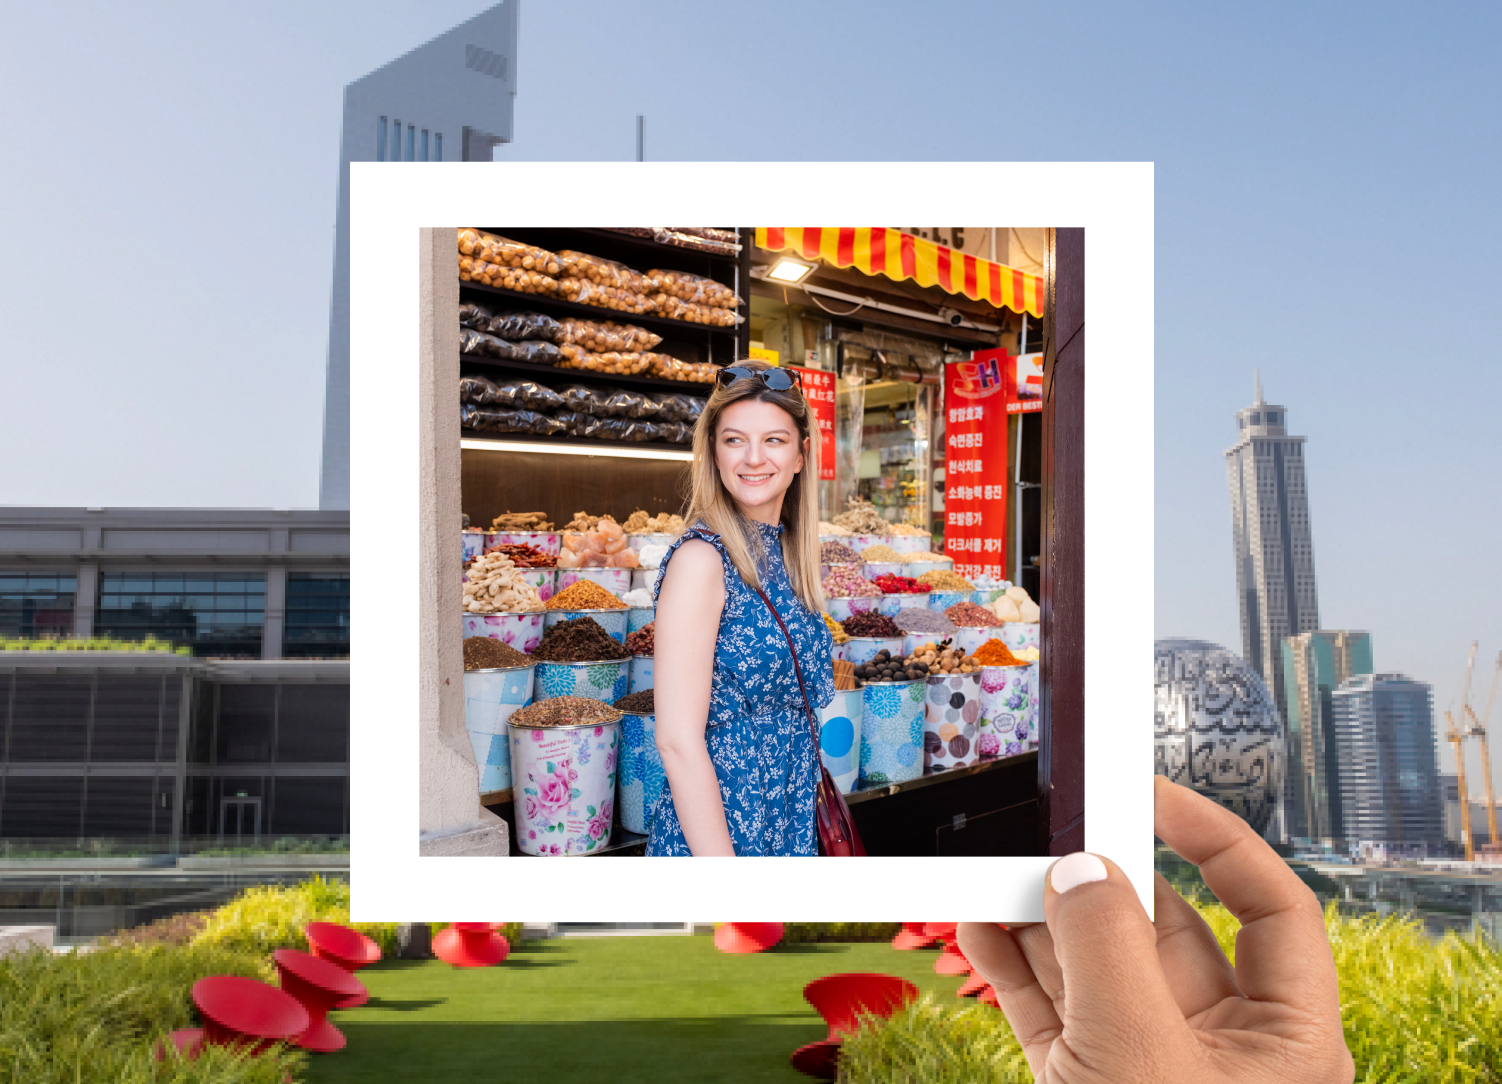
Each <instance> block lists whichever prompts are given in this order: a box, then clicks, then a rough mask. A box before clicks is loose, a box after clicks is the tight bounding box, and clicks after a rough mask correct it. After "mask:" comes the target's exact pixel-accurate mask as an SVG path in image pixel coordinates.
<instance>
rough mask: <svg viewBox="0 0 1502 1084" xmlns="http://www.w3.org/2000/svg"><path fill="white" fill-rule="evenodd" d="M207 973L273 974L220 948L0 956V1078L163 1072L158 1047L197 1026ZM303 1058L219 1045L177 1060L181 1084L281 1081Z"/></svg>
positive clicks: (131, 1077) (106, 1080)
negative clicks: (197, 1002)
mask: <svg viewBox="0 0 1502 1084" xmlns="http://www.w3.org/2000/svg"><path fill="white" fill-rule="evenodd" d="M208 975H243V976H246V977H249V978H257V979H261V980H262V981H267V980H271V979H272V977H273V976H272V974H271V968H270V964H269V961H266V960H264V959H258V958H256V957H253V956H246V955H244V954H242V953H238V952H232V951H226V950H224V949H217V948H164V947H160V946H156V947H151V948H101V949H98V950H95V951H93V952H87V953H74V954H67V955H54V954H52V953H50V952H47V951H45V950H41V949H35V950H32V951H29V952H16V953H9V954H7V955H5V956H0V1051H4V1054H5V1056H4V1058H3V1059H0V1067H3V1069H4V1070H5V1072H4V1073H3V1074H0V1079H3V1080H7V1081H23V1080H24V1081H26V1082H27V1084H64V1082H66V1084H135V1082H137V1081H140V1082H146V1081H153V1082H155V1081H161V1080H164V1079H166V1076H165V1074H164V1072H163V1071H162V1067H160V1066H158V1065H157V1063H156V1062H155V1061H154V1059H153V1056H152V1053H153V1049H154V1047H155V1046H156V1042H157V1040H158V1039H159V1038H161V1037H162V1036H164V1035H166V1034H167V1033H168V1032H170V1031H172V1030H174V1029H176V1028H182V1027H191V1026H194V1025H195V1024H196V1022H197V1021H196V1020H195V1018H194V1010H193V1006H192V1001H191V998H190V994H189V991H190V989H191V988H192V985H193V983H195V982H196V981H198V980H199V979H200V978H203V977H205V976H208ZM303 1064H304V1060H303V1055H302V1054H301V1053H297V1052H294V1051H292V1050H283V1051H281V1052H278V1053H276V1054H272V1055H268V1056H266V1057H262V1058H245V1057H242V1056H239V1055H237V1054H234V1053H233V1052H230V1051H227V1050H223V1049H220V1048H213V1049H209V1050H207V1051H205V1053H204V1054H203V1056H201V1057H200V1058H198V1060H196V1061H192V1062H189V1061H180V1062H175V1063H174V1064H173V1065H172V1076H171V1079H172V1080H173V1081H174V1082H175V1084H200V1082H201V1084H208V1082H210V1081H214V1082H220V1084H281V1081H282V1079H283V1077H284V1076H285V1075H287V1074H288V1073H290V1074H292V1076H293V1077H294V1078H297V1077H299V1076H300V1075H301V1071H302V1067H303Z"/></svg>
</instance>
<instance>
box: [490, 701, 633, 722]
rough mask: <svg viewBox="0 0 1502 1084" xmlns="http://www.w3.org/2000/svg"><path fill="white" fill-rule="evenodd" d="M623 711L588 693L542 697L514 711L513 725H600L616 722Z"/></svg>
mask: <svg viewBox="0 0 1502 1084" xmlns="http://www.w3.org/2000/svg"><path fill="white" fill-rule="evenodd" d="M620 717H621V713H620V712H619V711H617V710H616V709H615V708H613V707H611V706H610V705H609V704H607V703H605V701H603V700H592V699H590V698H589V697H587V696H555V697H552V698H551V699H548V700H539V701H538V702H537V703H535V704H532V705H530V706H529V707H525V708H521V709H519V710H517V711H513V712H512V713H511V718H510V720H509V721H510V722H511V723H512V725H516V724H520V725H522V726H589V725H590V724H594V725H596V726H598V725H599V724H601V723H613V722H615V721H616V720H617V719H619V718H620Z"/></svg>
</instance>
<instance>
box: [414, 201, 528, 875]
mask: <svg viewBox="0 0 1502 1084" xmlns="http://www.w3.org/2000/svg"><path fill="white" fill-rule="evenodd" d="M455 232H456V231H455V229H454V228H439V229H423V230H422V231H421V237H420V240H419V243H418V259H419V261H420V265H421V266H420V268H419V276H420V279H419V283H420V284H419V292H418V310H419V311H418V351H417V354H418V356H417V362H418V413H419V419H420V420H419V439H418V449H419V457H418V515H419V520H418V534H419V541H418V575H419V587H418V609H419V614H420V617H419V627H418V634H419V637H420V649H419V666H420V678H419V687H418V705H419V716H418V726H419V730H420V733H421V743H420V746H419V758H420V759H419V783H418V827H419V839H418V848H419V853H420V854H423V855H463V856H499V855H505V854H507V853H509V851H510V843H511V840H510V827H509V825H507V823H506V822H505V821H504V820H502V819H501V818H500V817H497V816H496V815H495V814H494V813H492V812H490V811H489V810H488V809H486V808H485V807H484V806H482V805H481V804H480V770H479V767H478V766H477V765H476V764H475V754H474V748H473V746H472V745H471V744H470V740H469V734H468V733H467V732H466V731H465V729H464V656H463V646H462V643H461V640H462V636H461V633H460V628H459V618H458V616H457V615H458V614H459V613H460V610H461V608H462V599H463V590H462V584H461V581H460V550H459V547H458V546H457V545H455V544H454V532H455V530H456V528H457V525H458V523H459V515H460V504H461V501H460V486H459V403H458V398H457V396H456V393H455V391H454V389H455V388H457V387H458V386H459V319H458V316H457V315H456V314H457V313H458V311H459V276H458V274H457V272H456V271H455V265H454V252H455V249H454V235H455Z"/></svg>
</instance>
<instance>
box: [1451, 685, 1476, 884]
mask: <svg viewBox="0 0 1502 1084" xmlns="http://www.w3.org/2000/svg"><path fill="white" fill-rule="evenodd" d="M1445 723H1446V724H1447V725H1448V727H1449V729H1448V730H1447V731H1446V733H1445V740H1446V741H1448V742H1449V743H1450V744H1451V745H1453V746H1455V771H1456V775H1457V777H1458V778H1457V780H1456V782H1458V783H1459V784H1460V838H1461V840H1462V841H1464V843H1465V860H1466V861H1467V862H1474V861H1475V860H1476V854H1475V851H1474V849H1473V845H1472V843H1471V800H1470V799H1469V798H1467V797H1466V790H1465V744H1464V742H1465V735H1464V734H1462V733H1461V732H1460V731H1459V730H1457V729H1456V727H1455V719H1454V717H1453V716H1451V714H1450V711H1449V709H1448V708H1447V709H1445Z"/></svg>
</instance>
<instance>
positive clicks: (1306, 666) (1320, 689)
mask: <svg viewBox="0 0 1502 1084" xmlns="http://www.w3.org/2000/svg"><path fill="white" fill-rule="evenodd" d="M1371 672H1372V636H1371V633H1368V632H1351V631H1320V632H1306V633H1302V634H1301V635H1298V636H1290V637H1288V639H1286V640H1284V641H1283V681H1284V683H1285V686H1286V688H1285V690H1284V696H1285V699H1286V700H1287V702H1288V714H1287V715H1286V716H1285V719H1286V722H1287V726H1288V735H1289V744H1290V746H1297V753H1298V755H1297V756H1295V754H1294V752H1293V750H1292V749H1290V753H1289V760H1288V771H1289V774H1290V775H1296V776H1297V777H1298V780H1297V783H1296V785H1294V786H1291V787H1289V788H1288V792H1287V799H1288V800H1287V802H1286V804H1285V810H1284V812H1285V816H1286V821H1285V823H1286V825H1287V828H1288V834H1289V835H1292V836H1303V837H1306V838H1308V839H1310V840H1313V841H1315V842H1322V841H1333V840H1337V839H1341V838H1343V836H1344V831H1343V827H1342V825H1343V821H1342V812H1341V806H1340V794H1341V790H1340V781H1341V775H1342V770H1343V765H1342V763H1341V761H1340V759H1339V757H1338V756H1337V755H1336V743H1335V729H1334V728H1335V719H1334V715H1333V714H1332V708H1331V701H1330V696H1331V693H1333V692H1334V690H1335V689H1336V688H1337V687H1338V686H1339V685H1340V684H1341V683H1342V682H1344V681H1349V680H1350V679H1351V678H1354V677H1357V676H1359V675H1361V674H1370V673H1371Z"/></svg>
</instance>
